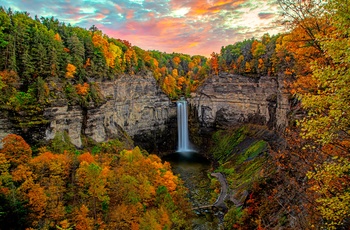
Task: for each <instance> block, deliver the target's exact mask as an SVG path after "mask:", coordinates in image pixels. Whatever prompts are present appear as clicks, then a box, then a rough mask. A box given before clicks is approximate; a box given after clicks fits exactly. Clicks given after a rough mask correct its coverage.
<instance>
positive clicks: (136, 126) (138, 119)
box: [44, 75, 176, 148]
mask: <svg viewBox="0 0 350 230" xmlns="http://www.w3.org/2000/svg"><path fill="white" fill-rule="evenodd" d="M99 85H100V88H101V92H102V94H103V96H104V98H106V103H104V104H103V105H102V106H99V107H91V108H85V109H82V108H81V107H80V106H68V105H67V104H64V105H58V106H53V107H50V108H47V109H46V111H45V114H44V115H45V117H47V118H48V119H49V120H50V124H49V126H48V127H47V129H46V135H45V138H46V139H52V138H53V137H54V136H55V134H56V133H57V132H62V131H66V132H67V133H68V135H69V137H70V139H71V142H72V143H73V144H74V145H75V146H77V147H82V141H81V136H82V134H84V135H86V136H87V137H89V138H91V139H93V140H94V141H96V142H102V141H106V140H107V139H109V138H114V137H120V136H123V135H125V133H126V134H128V135H129V136H131V137H133V138H136V141H137V140H140V141H143V140H144V139H147V138H149V139H150V140H152V139H153V140H155V142H156V139H157V141H162V140H161V139H162V138H163V137H161V136H159V135H161V133H166V132H165V131H166V129H167V128H168V125H170V124H169V122H170V120H171V118H172V117H176V109H175V107H174V105H173V103H172V102H171V101H170V100H169V98H168V97H167V96H166V95H165V94H164V93H163V92H162V91H161V90H160V88H159V87H158V85H157V83H156V81H155V79H154V77H153V76H152V75H146V76H137V75H136V76H129V75H123V76H121V77H120V78H119V79H117V80H115V81H109V82H101V83H99ZM124 132H125V133H124ZM156 134H157V135H158V137H157V138H155V137H153V136H154V135H156ZM164 138H166V137H164ZM155 142H154V143H153V142H152V143H144V144H146V145H148V146H147V147H150V148H153V147H157V143H155ZM141 144H142V143H141Z"/></svg>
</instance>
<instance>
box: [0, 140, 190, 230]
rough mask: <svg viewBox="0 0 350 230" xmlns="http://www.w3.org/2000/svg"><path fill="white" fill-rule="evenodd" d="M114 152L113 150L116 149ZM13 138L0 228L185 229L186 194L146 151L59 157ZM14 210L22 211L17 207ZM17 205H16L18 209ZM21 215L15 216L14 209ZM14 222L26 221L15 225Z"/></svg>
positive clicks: (7, 148) (1, 155) (2, 182)
mask: <svg viewBox="0 0 350 230" xmlns="http://www.w3.org/2000/svg"><path fill="white" fill-rule="evenodd" d="M112 149H113V148H111V150H112ZM31 154H32V152H31V148H30V146H29V145H28V144H27V143H26V142H25V141H24V140H23V138H21V137H20V136H17V135H14V134H10V135H8V136H7V137H6V138H4V139H3V149H1V150H0V163H1V164H0V204H1V207H7V208H0V210H1V213H2V214H1V216H0V224H1V226H4V225H5V224H6V226H8V227H9V228H20V229H25V228H51V227H52V226H56V227H57V226H58V227H60V228H64V229H69V228H73V227H74V229H84V230H85V229H95V228H96V226H99V228H98V229H164V228H168V229H170V228H184V227H186V226H188V223H186V221H185V219H186V218H188V216H189V215H190V209H189V203H188V202H187V200H186V199H185V195H186V190H185V188H184V187H183V185H182V182H181V180H180V179H179V178H178V177H177V176H175V175H174V174H173V173H172V172H171V168H170V165H169V163H163V162H162V161H161V160H160V158H159V157H157V156H155V155H148V153H145V152H141V150H140V149H139V148H135V149H132V150H123V151H121V152H99V154H96V155H93V154H91V153H90V152H85V153H81V154H79V155H76V154H74V153H70V152H68V151H65V152H64V153H62V154H56V153H53V152H50V151H48V150H47V148H41V149H40V151H39V154H38V155H37V156H34V157H32V155H31ZM14 205H15V206H14ZM16 205H17V206H16ZM15 207H16V208H17V210H20V211H21V212H14V210H15V209H14V208H15ZM10 219H22V222H12V221H9V220H10Z"/></svg>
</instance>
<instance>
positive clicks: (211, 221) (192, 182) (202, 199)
mask: <svg viewBox="0 0 350 230" xmlns="http://www.w3.org/2000/svg"><path fill="white" fill-rule="evenodd" d="M163 160H165V161H167V162H169V163H170V164H171V167H172V170H173V172H174V174H176V175H178V176H179V177H180V178H181V179H182V180H183V181H184V185H185V186H186V187H187V188H188V190H189V194H188V196H189V197H188V198H189V200H190V201H191V203H192V206H193V208H196V207H200V206H205V205H211V204H212V203H213V202H212V201H211V195H210V193H211V192H212V190H211V189H210V178H209V176H208V175H209V174H210V173H211V172H212V168H211V163H210V161H209V160H207V159H206V158H205V157H203V156H202V155H201V154H200V153H197V152H174V153H172V154H170V155H167V156H165V157H163ZM218 225H219V224H218V218H217V217H215V216H214V215H213V214H212V213H211V212H204V213H201V214H199V213H197V215H196V218H195V219H194V220H193V229H196V230H202V229H203V230H204V229H205V230H206V229H219V226H218Z"/></svg>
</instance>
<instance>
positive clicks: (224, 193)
mask: <svg viewBox="0 0 350 230" xmlns="http://www.w3.org/2000/svg"><path fill="white" fill-rule="evenodd" d="M211 175H212V176H213V177H216V178H217V179H218V180H219V182H220V184H221V191H220V195H219V197H218V199H217V200H216V201H215V203H214V204H213V206H214V207H217V208H222V209H227V206H226V204H225V202H224V201H225V199H226V196H227V192H228V185H227V182H226V179H225V177H224V176H223V175H222V174H221V173H212V174H211Z"/></svg>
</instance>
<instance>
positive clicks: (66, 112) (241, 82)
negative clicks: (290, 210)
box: [0, 73, 289, 152]
mask: <svg viewBox="0 0 350 230" xmlns="http://www.w3.org/2000/svg"><path fill="white" fill-rule="evenodd" d="M99 85H100V88H101V92H102V94H103V96H104V98H105V103H103V104H102V105H101V106H98V107H97V106H93V105H92V106H88V107H85V108H83V107H81V106H78V105H75V106H71V105H68V101H67V100H66V99H59V100H57V101H55V102H53V103H52V105H51V107H48V108H46V109H45V111H44V116H43V117H44V119H45V120H47V121H48V123H47V124H46V125H41V126H34V127H32V128H25V129H23V128H20V127H18V125H17V126H16V125H14V124H13V120H11V119H9V116H10V115H9V114H10V113H8V112H6V111H0V139H2V138H3V137H4V136H5V135H7V134H8V133H16V134H20V135H22V136H23V137H24V138H25V139H26V140H27V141H28V140H29V141H31V140H32V141H34V142H35V141H40V140H42V141H48V140H51V139H53V138H54V137H55V135H56V134H57V133H63V132H66V133H67V134H68V136H69V138H70V140H71V142H72V143H73V144H74V145H75V146H76V147H78V148H79V147H82V146H83V142H82V137H83V136H86V137H88V138H91V139H92V140H94V141H96V142H102V141H106V140H108V139H110V138H120V137H123V136H126V134H127V135H129V136H131V137H132V138H133V140H134V141H135V144H136V145H140V146H142V147H143V148H145V149H147V150H148V151H151V152H152V151H160V152H163V151H168V150H175V149H176V147H177V146H176V142H177V140H176V139H177V134H176V132H177V131H176V128H177V122H176V104H175V103H174V102H172V101H170V99H169V98H168V97H167V96H166V95H165V94H164V93H163V92H162V91H161V90H160V88H159V87H158V85H157V83H156V81H155V79H154V77H153V76H152V75H151V74H148V75H144V76H138V75H134V76H130V75H123V76H120V77H119V78H118V79H116V80H114V81H106V82H100V83H99ZM188 101H189V104H190V107H191V109H192V111H193V110H194V114H193V113H192V116H191V117H190V121H191V122H192V123H193V122H195V123H197V124H198V123H199V126H200V127H202V128H206V127H207V128H225V127H228V126H232V125H236V124H240V123H248V122H249V123H257V124H262V125H267V126H268V127H269V128H270V129H275V130H278V129H283V128H284V127H285V126H286V125H287V113H288V111H289V103H288V95H287V94H286V93H284V86H283V81H282V80H280V79H279V78H273V77H259V78H251V77H246V76H239V75H232V74H226V73H221V74H219V75H214V76H211V77H209V78H208V79H207V80H206V82H205V83H204V84H203V85H202V86H201V87H200V88H199V89H198V91H197V93H196V94H193V95H192V98H191V99H188ZM190 128H191V127H190ZM196 135H198V133H197V134H196ZM199 135H201V134H199Z"/></svg>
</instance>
